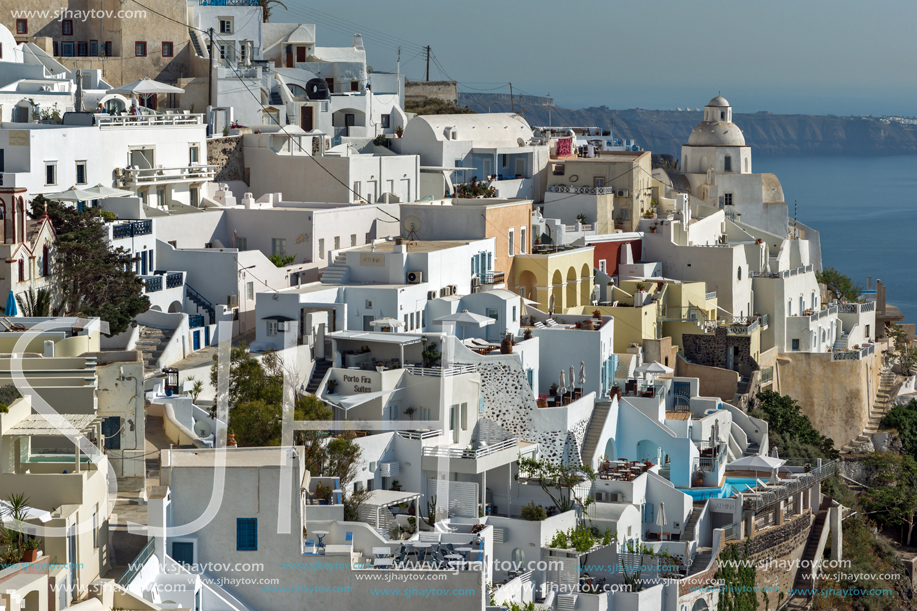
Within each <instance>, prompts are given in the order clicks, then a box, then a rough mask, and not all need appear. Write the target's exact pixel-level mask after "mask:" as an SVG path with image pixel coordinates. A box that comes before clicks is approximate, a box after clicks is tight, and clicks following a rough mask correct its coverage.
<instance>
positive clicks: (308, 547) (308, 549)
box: [302, 539, 315, 554]
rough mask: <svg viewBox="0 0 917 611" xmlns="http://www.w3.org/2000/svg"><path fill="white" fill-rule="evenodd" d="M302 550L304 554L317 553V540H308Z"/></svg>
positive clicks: (304, 542)
mask: <svg viewBox="0 0 917 611" xmlns="http://www.w3.org/2000/svg"><path fill="white" fill-rule="evenodd" d="M302 549H303V553H304V554H314V553H315V539H306V540H305V541H303V544H302Z"/></svg>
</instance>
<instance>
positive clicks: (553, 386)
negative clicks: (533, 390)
mask: <svg viewBox="0 0 917 611" xmlns="http://www.w3.org/2000/svg"><path fill="white" fill-rule="evenodd" d="M548 392H549V393H550V394H551V396H552V397H556V396H557V383H556V382H555V383H554V384H551V388H550V389H549V390H548Z"/></svg>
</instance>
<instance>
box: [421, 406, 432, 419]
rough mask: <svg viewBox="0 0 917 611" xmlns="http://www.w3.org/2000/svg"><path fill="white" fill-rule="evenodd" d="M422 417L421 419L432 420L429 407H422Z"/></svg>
mask: <svg viewBox="0 0 917 611" xmlns="http://www.w3.org/2000/svg"><path fill="white" fill-rule="evenodd" d="M420 419H421V420H431V417H430V408H429V407H421V408H420Z"/></svg>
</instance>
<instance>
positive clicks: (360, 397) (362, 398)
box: [324, 388, 402, 410]
mask: <svg viewBox="0 0 917 611" xmlns="http://www.w3.org/2000/svg"><path fill="white" fill-rule="evenodd" d="M401 390H402V389H401V388H393V389H392V390H382V391H379V392H366V393H357V394H354V395H337V394H335V395H325V396H324V399H325V401H329V402H331V403H334V404H335V405H337V406H338V407H341V408H343V409H345V410H347V409H352V408H354V407H358V406H360V405H363V404H364V403H369V402H370V401H372V400H374V399H380V398H383V397H387V396H389V395H391V394H393V393H396V392H401Z"/></svg>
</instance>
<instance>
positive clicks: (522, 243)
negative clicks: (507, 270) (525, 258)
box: [519, 225, 529, 255]
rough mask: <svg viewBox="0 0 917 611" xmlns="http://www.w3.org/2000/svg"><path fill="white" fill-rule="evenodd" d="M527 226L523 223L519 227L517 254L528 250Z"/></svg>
mask: <svg viewBox="0 0 917 611" xmlns="http://www.w3.org/2000/svg"><path fill="white" fill-rule="evenodd" d="M528 235H529V232H528V228H527V227H526V226H525V225H523V226H522V227H520V228H519V254H522V255H524V254H525V253H526V252H528V250H527V249H526V242H528Z"/></svg>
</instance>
